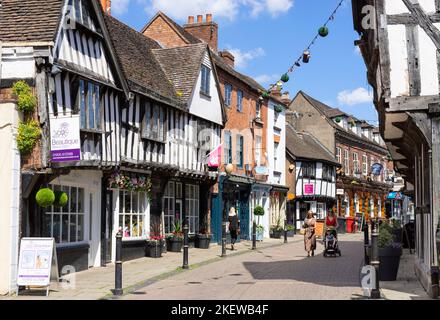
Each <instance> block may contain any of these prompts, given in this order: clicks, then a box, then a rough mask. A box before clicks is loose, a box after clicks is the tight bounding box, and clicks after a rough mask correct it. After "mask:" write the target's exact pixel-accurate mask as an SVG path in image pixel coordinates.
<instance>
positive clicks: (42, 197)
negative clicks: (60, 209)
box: [35, 188, 55, 208]
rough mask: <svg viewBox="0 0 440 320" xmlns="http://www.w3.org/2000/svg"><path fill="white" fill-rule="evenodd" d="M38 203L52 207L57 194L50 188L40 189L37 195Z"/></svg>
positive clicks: (43, 206) (41, 205)
mask: <svg viewBox="0 0 440 320" xmlns="http://www.w3.org/2000/svg"><path fill="white" fill-rule="evenodd" d="M35 200H36V201H37V204H38V205H39V206H40V207H42V208H47V207H50V206H51V205H52V204H53V203H54V201H55V194H54V193H53V191H52V190H51V189H49V188H43V189H40V190H38V192H37V195H36V196H35Z"/></svg>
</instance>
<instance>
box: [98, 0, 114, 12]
mask: <svg viewBox="0 0 440 320" xmlns="http://www.w3.org/2000/svg"><path fill="white" fill-rule="evenodd" d="M101 6H102V9H103V10H104V13H106V14H108V15H111V7H112V1H111V0H101Z"/></svg>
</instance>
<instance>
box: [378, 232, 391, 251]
mask: <svg viewBox="0 0 440 320" xmlns="http://www.w3.org/2000/svg"><path fill="white" fill-rule="evenodd" d="M377 241H378V246H379V248H388V247H391V246H392V245H393V243H394V240H393V235H392V234H391V232H390V231H389V229H387V228H383V227H381V228H380V230H379V237H378V240H377Z"/></svg>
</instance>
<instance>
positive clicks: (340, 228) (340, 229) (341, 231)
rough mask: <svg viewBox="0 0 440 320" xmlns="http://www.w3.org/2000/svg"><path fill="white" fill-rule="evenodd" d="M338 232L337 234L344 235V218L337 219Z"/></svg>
mask: <svg viewBox="0 0 440 320" xmlns="http://www.w3.org/2000/svg"><path fill="white" fill-rule="evenodd" d="M338 225H339V226H338V230H337V232H338V233H339V234H344V233H345V228H346V226H345V218H344V217H338Z"/></svg>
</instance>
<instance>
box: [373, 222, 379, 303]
mask: <svg viewBox="0 0 440 320" xmlns="http://www.w3.org/2000/svg"><path fill="white" fill-rule="evenodd" d="M372 223H373V225H372V227H373V230H372V231H371V265H372V266H373V267H374V269H375V273H376V285H375V288H374V289H373V290H371V298H372V299H380V290H379V265H380V262H379V246H378V237H379V226H378V222H377V220H372Z"/></svg>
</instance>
